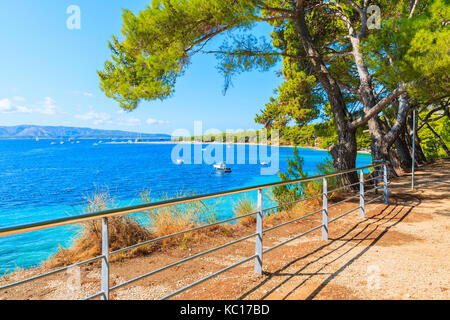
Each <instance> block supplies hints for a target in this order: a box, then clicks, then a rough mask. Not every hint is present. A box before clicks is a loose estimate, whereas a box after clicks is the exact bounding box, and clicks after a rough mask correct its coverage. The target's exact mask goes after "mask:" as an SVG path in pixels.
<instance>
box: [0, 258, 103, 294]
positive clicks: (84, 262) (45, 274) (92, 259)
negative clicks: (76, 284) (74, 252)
mask: <svg viewBox="0 0 450 320" xmlns="http://www.w3.org/2000/svg"><path fill="white" fill-rule="evenodd" d="M102 258H103V256H98V257H95V258H91V259H88V260H84V261H80V262H77V263H74V264H72V265H70V266H67V267H63V268H60V269H56V270H52V271H50V272H47V273H43V274H40V275H37V276H34V277H31V278H27V279H23V280H20V281H16V282H13V283H9V284H7V285H4V286H2V287H0V290H3V289H8V288H11V287H15V286H18V285H19V284H24V283H26V282H29V281H32V280H37V279H39V278H43V277H46V276H50V275H52V274H55V273H59V272H62V271H65V270H68V269H70V268H73V267H78V266H81V265H83V264H86V263H89V262H94V261H96V260H100V259H102Z"/></svg>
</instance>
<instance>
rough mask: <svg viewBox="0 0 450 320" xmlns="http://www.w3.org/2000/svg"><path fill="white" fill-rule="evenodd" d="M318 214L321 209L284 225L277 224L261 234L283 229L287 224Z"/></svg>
mask: <svg viewBox="0 0 450 320" xmlns="http://www.w3.org/2000/svg"><path fill="white" fill-rule="evenodd" d="M320 212H322V209H320V210H317V211H314V212H312V213H309V214H307V215H304V216H301V217H300V218H296V219H294V220H291V221H288V222H284V223H281V224H279V225H276V226H273V227H270V228H267V229H265V230H263V233H266V232H269V231H272V230H275V229H278V228H281V227H284V226H286V225H288V224H291V223H294V222H297V221H300V220H303V219H306V218H308V217H310V216H313V215H315V214H318V213H320Z"/></svg>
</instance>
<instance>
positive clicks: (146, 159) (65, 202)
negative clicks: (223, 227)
mask: <svg viewBox="0 0 450 320" xmlns="http://www.w3.org/2000/svg"><path fill="white" fill-rule="evenodd" d="M94 142H96V141H93V140H80V143H79V144H71V143H70V142H65V143H64V144H59V141H58V144H51V141H49V140H40V141H34V140H0V228H4V227H7V226H13V225H21V224H25V223H31V222H39V221H43V220H49V219H54V218H61V217H66V216H68V215H76V214H81V213H82V211H83V207H84V205H85V203H86V197H87V196H89V195H91V194H92V193H94V192H95V191H96V190H105V189H108V190H109V192H110V194H111V195H112V196H113V197H114V199H115V201H116V204H117V205H118V206H127V205H132V204H137V203H139V200H138V199H139V193H140V192H142V191H143V190H144V189H149V190H151V194H152V197H153V198H154V199H155V200H157V199H159V198H161V197H162V196H163V195H167V196H175V195H177V194H178V193H179V192H180V191H181V192H184V193H195V194H205V193H212V192H219V191H225V190H230V189H235V188H241V187H248V186H254V185H259V184H264V183H270V182H276V181H279V178H278V176H277V174H273V175H261V165H259V164H252V163H255V162H260V161H259V159H256V158H257V157H258V155H257V154H256V155H255V154H253V153H252V152H250V151H251V150H252V149H251V148H254V147H249V146H245V147H244V146H229V147H228V148H234V151H235V152H234V154H235V160H236V157H237V155H238V148H243V149H245V156H244V158H245V164H231V165H229V166H230V167H231V169H232V173H230V174H217V173H215V171H214V170H213V168H212V165H211V164H205V163H202V164H183V165H177V164H174V163H173V161H172V159H171V154H172V150H173V148H174V145H173V144H107V143H102V144H98V145H94ZM206 147H207V145H204V146H203V148H206ZM221 147H223V148H224V149H223V152H224V154H226V152H227V146H225V145H224V146H221ZM192 148H193V147H192ZM243 149H242V150H243ZM269 149H270V152H269V154H272V153H273V154H276V152H279V159H280V160H279V163H280V165H279V168H280V170H282V171H283V170H285V169H286V168H287V162H286V159H287V157H288V156H292V150H293V149H292V148H285V147H280V148H277V147H273V148H269ZM208 152H209V151H208ZM300 155H301V156H302V157H303V158H304V160H305V164H304V170H305V171H306V172H308V173H309V174H311V175H314V174H315V173H316V164H317V163H319V162H322V161H325V160H326V159H327V158H328V157H329V155H328V153H327V152H325V151H316V150H311V149H301V150H300ZM192 157H194V154H192ZM261 161H266V160H265V159H262V160H261ZM371 161H372V160H371V156H370V155H359V156H358V159H357V166H358V167H360V166H365V165H369V164H370V163H371ZM235 163H236V161H235ZM240 196H242V195H234V196H230V197H225V198H223V199H222V201H221V203H220V205H219V206H218V207H217V213H218V216H219V219H221V220H222V219H226V218H229V217H232V215H233V213H232V207H233V202H235V201H236V200H237V199H238V198H239V197H240ZM248 196H249V197H250V198H252V199H256V192H251V193H249V194H248ZM78 230H79V229H78V228H77V226H66V227H58V228H54V229H49V230H42V231H35V232H30V233H26V234H21V235H17V236H10V237H5V238H0V275H1V274H3V273H5V272H10V271H13V270H14V269H15V268H16V267H21V268H29V267H33V266H37V265H39V264H40V263H41V262H42V261H44V260H45V259H47V258H48V257H50V256H51V255H53V254H54V253H55V252H56V251H57V250H58V248H59V246H62V247H67V246H70V245H71V244H72V242H73V239H74V237H76V235H77V232H78Z"/></svg>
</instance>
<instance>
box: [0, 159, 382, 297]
mask: <svg viewBox="0 0 450 320" xmlns="http://www.w3.org/2000/svg"><path fill="white" fill-rule="evenodd" d="M365 169H374V176H373V178H370V179H366V180H365V179H364V172H363V171H364V170H365ZM380 169H381V170H380ZM353 172H357V173H359V177H360V179H359V180H360V181H359V183H353V184H349V185H344V186H341V187H339V188H336V189H333V190H328V186H327V185H328V179H329V178H332V177H336V176H341V175H344V174H349V173H353ZM314 180H322V184H323V190H322V193H321V194H317V195H315V196H312V197H308V198H302V199H300V200H296V201H293V202H290V203H285V204H280V205H277V206H273V207H270V208H266V209H264V207H263V190H264V189H268V188H273V187H280V186H287V185H293V184H297V183H304V182H309V181H314ZM380 180H381V181H383V187H378V185H377V182H378V181H380ZM370 181H374V186H375V187H374V188H372V189H370V190H366V191H365V189H364V186H365V183H366V184H367V182H370ZM388 183H389V182H388V171H387V166H386V163H384V162H380V163H376V164H374V165H370V166H365V167H361V168H356V169H350V170H346V171H341V172H336V173H332V174H327V175H321V176H314V177H309V178H304V179H297V180H290V181H284V182H277V183H269V184H264V185H259V186H253V187H247V188H240V189H234V190H229V191H224V192H218V193H211V194H206V195H201V196H193V197H185V198H178V199H172V200H166V201H159V202H153V203H148V204H142V205H137V206H131V207H124V208H117V209H112V210H105V211H101V212H95V213H90V214H84V215H80V216H75V217H67V218H62V219H54V220H48V221H43V222H38V223H32V224H24V225H18V226H12V227H7V228H2V229H0V237H6V236H11V235H17V234H22V233H27V232H31V231H36V230H43V229H49V228H54V227H59V226H64V225H72V224H77V223H82V222H86V221H91V220H95V219H101V220H102V254H101V255H100V256H97V257H95V258H91V259H88V260H85V261H81V262H78V263H75V264H72V265H70V266H66V267H63V268H60V269H56V270H52V271H50V272H47V273H44V274H41V275H37V276H34V277H30V278H27V279H24V280H20V281H17V282H13V283H9V284H7V285H4V286H1V287H0V290H3V289H7V288H11V287H14V286H18V285H21V284H24V283H26V282H30V281H33V280H37V279H40V278H43V277H45V276H49V275H53V274H56V273H59V272H62V271H65V270H68V269H70V268H73V267H76V266H80V265H83V264H87V263H90V262H94V261H98V260H101V290H100V292H98V293H96V294H94V295H92V296H89V297H87V298H86V300H88V299H94V298H101V299H102V300H108V299H109V294H110V292H111V291H113V290H117V289H119V288H122V287H124V286H126V285H129V284H131V283H133V282H136V281H138V280H141V279H144V278H146V277H149V276H151V275H154V274H156V273H159V272H161V271H164V270H167V269H169V268H172V267H174V266H177V265H180V264H182V263H184V262H187V261H190V260H193V259H196V258H199V257H201V256H204V255H207V254H210V253H212V252H215V251H217V250H220V249H223V248H226V247H228V246H232V245H235V244H237V243H240V242H242V241H245V240H248V239H250V238H253V237H255V238H256V243H255V254H254V255H252V256H250V257H247V258H245V259H244V260H241V261H239V262H237V263H234V264H233V265H231V266H228V267H226V268H223V269H221V270H219V271H217V272H215V273H213V274H210V275H208V276H206V277H204V278H202V279H200V280H198V281H196V282H194V283H192V284H190V285H187V286H185V287H183V288H180V289H178V290H176V291H174V292H172V293H171V294H169V295H166V296H165V297H163V298H162V300H164V299H168V298H171V297H173V296H175V295H177V294H179V293H181V292H183V291H186V290H188V289H190V288H192V287H194V286H196V285H198V284H200V283H202V282H204V281H206V280H209V279H211V278H213V277H215V276H217V275H219V274H221V273H223V272H226V271H228V270H230V269H232V268H235V267H237V266H239V265H241V264H243V263H246V262H248V261H250V260H252V259H254V270H255V273H257V274H262V272H263V255H264V254H266V253H268V252H270V251H272V250H274V249H276V248H279V247H281V246H283V245H285V244H287V243H289V242H291V241H294V240H296V239H298V238H300V237H303V236H305V235H307V234H309V233H311V232H313V231H315V230H318V229H322V238H323V239H328V231H329V229H328V226H329V224H330V223H332V222H335V221H336V220H338V219H341V218H342V217H344V216H346V215H348V214H350V213H352V212H354V211H356V210H359V215H360V217H362V218H364V217H365V207H366V205H367V204H369V203H372V202H375V201H377V200H379V199H381V198H383V199H384V203H386V204H387V203H388ZM358 184H359V186H360V188H359V189H360V190H359V193H358V194H357V195H354V196H351V197H348V198H346V199H344V200H342V201H339V202H337V203H334V204H332V205H328V195H329V194H331V193H333V192H336V191H339V190H344V189H345V188H348V187H351V186H356V185H358ZM379 189H383V195H381V196H378V197H375V198H373V199H371V200H370V201H366V200H365V195H367V194H368V193H369V192H372V191H375V193H376V192H377V191H378V190H379ZM256 190H257V191H258V200H257V211H255V212H252V213H249V214H246V215H242V216H236V217H233V218H230V219H226V220H222V221H218V222H215V223H211V224H207V225H202V226H198V227H195V228H192V229H189V230H184V231H180V232H177V233H173V234H170V235H166V236H162V237H159V238H156V239H152V240H149V241H144V242H141V243H138V244H135V245H132V246H129V247H126V248H121V249H119V250H115V251H112V252H110V250H109V237H108V218H110V217H115V216H121V215H126V214H131V213H139V212H142V211H146V210H154V209H159V208H164V207H169V206H175V205H180V204H185V203H190V202H194V201H202V200H207V199H214V198H218V197H224V196H229V195H234V194H241V193H244V192H249V191H256ZM319 197H322V202H323V206H322V209H320V210H317V211H314V212H311V213H307V214H305V215H303V216H301V217H299V218H296V219H293V220H291V221H287V222H284V223H281V224H279V225H276V226H273V227H270V228H267V229H263V219H264V213H265V212H268V211H273V210H278V209H280V208H283V207H286V206H292V205H294V204H296V203H300V202H303V201H307V200H312V199H316V198H319ZM358 197H359V206H358V207H356V208H353V209H351V210H348V211H347V212H345V213H343V214H341V215H339V216H337V217H334V218H333V219H329V216H328V210H329V209H330V208H332V207H335V206H337V205H339V204H342V203H344V202H347V201H349V200H352V199H356V198H358ZM319 213H322V224H320V225H318V226H316V227H314V228H312V229H310V230H308V231H305V232H303V233H301V234H299V235H297V236H295V237H292V238H290V239H288V240H286V241H283V242H281V243H278V244H276V245H274V246H272V247H270V248H267V249H265V250H263V235H264V234H265V233H267V232H269V231H272V230H275V229H277V228H280V227H283V226H286V225H289V224H291V223H293V222H298V221H301V220H303V219H306V218H308V217H310V216H313V215H316V214H319ZM249 216H256V230H255V233H253V234H250V235H247V236H245V237H242V238H240V239H237V240H234V241H232V242H229V243H226V244H223V245H221V246H218V247H215V248H212V249H209V250H207V251H203V252H200V253H197V254H195V255H193V256H190V257H188V258H185V259H182V260H179V261H176V262H174V263H171V264H169V265H166V266H164V267H161V268H159V269H156V270H153V271H151V272H148V273H146V274H143V275H140V276H138V277H136V278H133V279H130V280H128V281H125V282H123V283H120V284H118V285H115V286H110V283H109V280H110V275H109V257H110V256H111V255H114V254H117V253H119V252H123V251H126V250H130V249H134V248H137V247H141V246H144V245H148V244H151V243H154V242H158V241H161V240H164V239H168V238H171V237H175V236H179V235H182V234H185V233H188V232H193V231H198V230H201V229H205V228H209V227H212V226H216V225H220V224H224V223H228V222H232V221H236V220H239V219H243V218H246V217H249Z"/></svg>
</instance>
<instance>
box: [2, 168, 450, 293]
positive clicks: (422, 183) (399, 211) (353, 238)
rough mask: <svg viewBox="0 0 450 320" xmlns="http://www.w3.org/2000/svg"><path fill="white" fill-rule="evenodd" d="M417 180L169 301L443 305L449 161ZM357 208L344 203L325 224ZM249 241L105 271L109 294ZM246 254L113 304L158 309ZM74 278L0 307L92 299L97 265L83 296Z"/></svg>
mask: <svg viewBox="0 0 450 320" xmlns="http://www.w3.org/2000/svg"><path fill="white" fill-rule="evenodd" d="M416 177H417V181H416V190H415V191H414V192H412V191H411V190H410V177H409V176H404V177H401V178H398V179H396V180H394V181H392V185H391V194H390V199H389V200H390V204H389V205H384V204H381V203H379V201H378V202H375V203H374V204H370V205H368V206H367V212H366V218H365V219H362V218H359V216H358V212H357V211H355V212H354V213H351V214H349V215H347V216H346V217H344V218H342V219H340V220H338V221H336V222H334V223H331V224H330V226H329V237H330V238H329V240H328V241H325V240H322V239H321V234H320V229H319V230H317V231H315V232H313V233H311V234H309V235H308V236H305V237H303V238H300V239H298V240H295V241H293V242H291V243H289V244H288V245H285V246H282V247H280V248H278V249H275V250H273V251H271V252H269V253H267V254H265V255H264V275H263V276H257V275H255V274H254V273H253V261H251V262H248V263H246V264H243V265H241V266H239V267H237V268H234V269H232V270H230V271H227V272H225V273H223V274H221V275H220V276H218V277H216V278H213V279H211V280H208V281H206V282H204V283H202V284H201V285H199V286H196V287H195V288H193V289H191V290H188V291H186V292H184V293H182V294H180V295H178V296H177V297H176V299H450V259H449V254H450V160H441V161H438V162H436V163H434V164H432V165H428V166H426V167H423V168H420V169H419V171H418V172H417V175H416ZM355 206H358V203H357V202H348V203H344V204H343V205H339V206H337V207H335V208H333V209H331V210H330V216H331V218H332V217H333V216H337V215H339V214H340V213H343V212H345V211H347V210H349V209H351V208H353V207H355ZM320 218H321V217H320V215H317V216H313V217H311V218H308V219H305V220H302V221H301V222H299V223H294V224H291V225H289V226H286V227H282V228H279V229H276V230H274V231H271V232H269V233H267V236H266V235H265V238H264V247H265V248H268V247H270V246H273V245H275V244H277V243H279V242H281V241H283V240H287V239H289V238H291V237H293V236H295V235H297V234H300V233H301V232H304V231H306V230H308V229H310V228H312V227H315V226H317V225H318V224H320ZM253 232H254V231H253V228H244V227H242V228H241V229H240V230H239V234H237V233H236V231H235V233H234V234H230V235H228V236H225V235H224V236H219V237H217V238H214V241H213V243H211V242H210V243H207V244H202V245H197V246H195V247H192V248H186V249H181V248H179V249H176V250H170V251H166V252H156V253H154V254H151V255H149V256H145V257H140V258H134V259H129V260H125V261H123V262H117V263H113V264H112V266H111V282H112V285H113V286H114V285H116V284H119V283H122V282H123V281H126V280H127V279H131V278H134V277H136V276H139V275H141V274H143V273H146V272H150V271H152V270H155V269H157V268H159V267H161V266H164V265H167V264H169V263H171V262H174V261H177V260H179V259H180V258H185V257H188V256H191V255H193V254H195V253H198V252H201V251H204V250H206V249H209V248H213V247H216V246H219V245H221V244H223V243H227V242H230V241H232V240H233V238H236V239H237V238H240V237H243V236H245V234H251V233H253ZM253 253H254V239H251V240H247V241H244V242H242V243H240V244H237V245H235V246H232V247H228V248H225V249H222V250H220V251H217V252H214V253H212V254H210V255H207V256H204V257H202V258H199V259H195V260H194V261H192V262H187V263H184V264H182V265H179V266H177V267H174V268H171V269H169V270H167V271H164V272H161V273H158V274H156V275H154V276H150V277H148V278H145V279H143V280H140V281H137V282H135V283H133V284H130V285H129V286H126V287H124V288H121V289H118V290H115V291H114V292H113V293H112V295H111V298H113V299H158V298H161V297H162V296H164V295H167V294H169V293H170V292H172V291H174V290H176V289H177V288H180V287H183V286H185V285H188V284H190V283H192V282H194V281H196V280H198V279H200V278H202V277H204V276H207V275H209V274H211V273H212V272H215V271H218V270H220V269H222V268H225V267H227V266H229V265H231V264H233V263H235V262H238V261H240V260H242V259H244V258H245V257H248V256H251V255H253ZM30 273H31V271H30ZM74 274H76V272H75V273H69V274H59V275H55V276H51V277H48V278H45V279H42V280H37V281H34V282H33V283H29V284H25V285H22V286H20V287H17V288H11V289H8V290H6V291H3V292H0V299H77V298H83V297H86V296H88V295H91V294H93V293H95V292H97V291H98V290H99V281H98V279H99V275H100V270H99V268H98V265H95V264H94V265H91V266H86V267H84V268H82V269H81V270H80V274H81V283H80V285H81V289H80V287H77V286H76V285H75V288H74V285H73V279H74V276H73V275H74ZM75 279H76V277H75ZM9 280H10V281H11V280H13V279H9Z"/></svg>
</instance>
